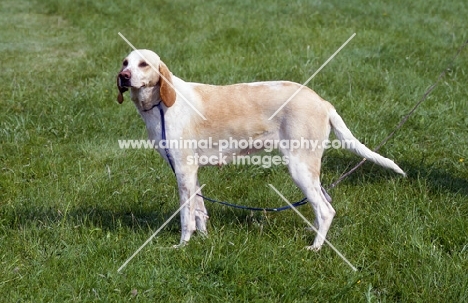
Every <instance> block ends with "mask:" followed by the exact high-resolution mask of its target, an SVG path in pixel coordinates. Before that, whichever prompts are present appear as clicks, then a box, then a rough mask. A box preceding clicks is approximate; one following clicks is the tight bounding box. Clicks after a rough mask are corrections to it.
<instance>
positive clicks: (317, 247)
mask: <svg viewBox="0 0 468 303" xmlns="http://www.w3.org/2000/svg"><path fill="white" fill-rule="evenodd" d="M320 248H322V245H314V244H312V245H309V246H306V247H305V249H307V250H310V251H319V250H320Z"/></svg>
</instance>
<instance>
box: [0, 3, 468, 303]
mask: <svg viewBox="0 0 468 303" xmlns="http://www.w3.org/2000/svg"><path fill="white" fill-rule="evenodd" d="M0 7H1V10H0V24H1V26H2V31H1V32H0V41H1V42H0V49H1V53H2V57H1V59H0V62H1V66H2V73H1V74H0V78H1V82H2V83H3V89H2V91H1V92H0V106H1V108H2V110H1V112H0V245H1V246H0V247H1V251H0V293H1V294H2V298H1V299H0V301H3V302H74V301H75V302H91V301H92V302H118V301H127V300H135V301H142V302H145V301H148V302H155V301H157V302H160V301H168V302H175V301H195V302H204V301H211V302H218V301H223V302H225V301H236V302H239V301H258V302H262V301H268V302H270V301H282V302H283V301H284V302H311V301H312V302H322V301H323V302H330V301H341V302H343V301H349V302H356V301H367V302H408V301H410V302H465V301H467V300H468V291H467V289H468V276H467V268H468V236H467V230H468V220H467V218H468V198H467V196H468V169H467V164H466V162H468V160H467V156H468V155H467V150H468V148H467V147H468V137H467V135H466V129H467V128H468V119H467V115H466V113H467V103H466V98H467V96H468V89H467V86H466V83H467V82H468V75H467V70H466V68H465V67H466V66H467V64H468V60H467V50H466V49H465V51H464V52H463V53H462V54H461V55H460V56H459V57H458V58H457V59H456V61H455V62H454V64H453V65H452V66H451V68H450V70H449V72H448V73H447V75H446V76H445V78H444V79H443V81H442V82H441V83H440V84H439V86H438V87H437V88H436V89H435V91H434V92H433V93H432V94H431V95H430V96H429V98H428V99H427V100H426V101H425V103H424V104H423V105H422V106H421V107H420V108H419V109H418V111H417V112H416V113H415V115H414V116H413V117H412V118H411V119H410V120H409V121H408V123H407V124H406V125H405V126H404V127H403V129H402V130H401V131H399V132H398V133H397V134H396V136H395V137H394V138H393V139H392V140H390V141H389V142H388V143H387V144H386V145H385V146H384V147H383V148H382V149H381V153H382V154H383V155H386V156H388V157H390V158H393V159H395V160H396V162H397V163H398V164H399V165H400V166H401V167H402V168H403V169H404V170H405V171H407V173H408V178H406V179H403V178H399V177H398V176H396V175H395V174H393V173H391V172H388V171H385V170H383V169H381V168H378V167H376V166H373V165H371V164H368V163H367V164H365V165H364V167H362V168H361V169H359V170H358V171H357V172H356V173H354V174H353V175H351V177H350V178H348V179H346V180H345V181H344V182H342V183H341V184H340V185H339V186H338V187H337V188H336V189H334V190H333V191H331V192H330V193H331V194H332V196H333V198H334V206H335V209H336V210H337V216H336V218H335V221H334V223H333V225H332V228H331V230H330V233H329V236H328V239H329V240H330V241H331V242H332V243H333V244H334V245H335V246H336V247H337V248H338V249H339V250H340V251H341V252H342V253H343V254H344V255H345V256H346V257H347V258H348V259H349V260H350V261H351V263H353V264H354V265H355V266H356V267H358V271H357V272H353V271H351V270H350V268H349V267H348V266H347V265H346V264H345V263H344V262H342V260H341V259H340V258H339V257H338V256H337V255H336V254H335V253H334V252H333V251H332V250H331V249H330V248H329V247H324V248H323V249H322V250H321V251H320V252H319V253H312V252H308V251H305V250H304V249H303V247H304V246H306V245H308V244H309V243H310V241H311V240H312V239H313V237H314V235H313V234H312V233H309V232H306V231H305V230H304V227H305V224H304V222H302V220H301V219H300V218H299V217H298V216H297V215H296V214H295V213H293V212H283V213H279V214H262V213H249V212H244V211H238V210H233V209H229V208H225V207H222V206H219V205H212V204H210V205H208V208H209V212H210V216H211V219H210V222H209V232H210V236H209V238H206V239H204V238H201V237H194V238H193V241H192V242H191V243H190V245H189V246H188V247H186V248H184V249H181V250H172V249H168V248H169V247H170V246H171V245H172V244H175V243H177V242H178V238H179V225H178V224H179V223H178V221H177V220H174V221H173V222H171V224H169V226H168V227H167V228H166V229H164V231H163V232H162V233H161V234H160V235H158V237H156V238H155V239H154V240H153V241H152V243H151V244H150V245H148V246H147V247H146V248H145V249H144V250H143V251H142V252H141V253H140V254H139V255H138V256H137V257H136V258H135V259H134V260H132V262H131V263H129V265H128V266H127V267H126V268H125V269H124V270H123V272H122V273H117V269H118V267H119V266H120V265H122V264H123V262H124V261H125V260H126V259H127V258H128V257H129V256H130V255H131V254H132V253H133V252H134V251H135V250H136V249H137V248H138V247H139V246H140V245H141V244H142V243H143V242H144V241H145V240H146V239H147V238H148V237H149V236H150V235H151V234H152V233H153V232H154V231H155V230H156V229H157V228H158V227H159V226H160V225H161V224H162V223H163V222H164V221H165V220H166V219H167V218H168V217H169V216H170V215H171V214H172V213H173V211H174V210H175V209H176V208H177V202H176V201H177V189H176V184H175V179H174V177H173V176H172V173H171V171H170V168H169V167H168V165H167V164H165V163H163V161H162V160H161V158H160V157H159V156H158V155H157V154H156V153H155V152H152V151H150V150H120V149H118V143H117V142H118V140H119V139H129V138H131V139H139V138H142V139H143V138H146V133H145V129H144V124H143V122H142V121H141V119H140V118H139V117H138V115H137V114H136V112H135V109H134V108H133V105H132V104H131V103H130V102H126V103H124V104H123V105H121V106H119V105H117V104H116V102H115V98H116V93H117V91H116V88H115V87H114V85H115V75H116V73H117V71H118V69H119V68H120V61H121V59H122V58H123V57H124V56H125V55H126V54H127V53H128V52H129V51H130V48H129V47H128V46H127V45H126V43H125V42H124V41H122V39H121V38H120V37H119V36H118V35H117V33H118V32H121V33H122V34H123V35H125V36H126V37H127V38H128V39H129V40H130V41H131V42H132V43H133V44H134V45H136V46H137V47H139V48H149V49H153V50H155V51H156V52H157V53H158V54H160V55H161V57H162V59H163V60H164V61H165V62H166V63H167V64H168V66H169V68H170V69H171V70H172V71H173V72H174V73H175V74H176V75H178V76H179V77H181V78H183V79H186V80H189V81H195V82H205V83H214V84H227V83H234V82H247V81H258V80H273V79H274V80H277V79H287V80H292V81H297V82H303V81H305V80H306V79H307V78H308V77H309V76H310V75H311V74H312V73H313V72H314V71H315V70H316V69H317V68H318V67H319V66H320V65H321V64H322V63H323V62H325V61H326V60H327V59H328V57H329V56H330V55H331V54H332V53H333V52H334V51H335V50H336V49H337V48H338V47H339V46H340V45H341V44H342V43H343V42H344V41H345V40H346V39H347V38H348V37H349V36H351V34H352V33H354V32H356V33H357V35H356V37H355V38H354V39H353V40H352V41H351V42H350V44H349V45H348V46H346V47H345V48H344V49H343V50H342V51H341V52H340V53H339V54H338V55H337V57H336V58H335V59H334V60H333V61H331V62H330V63H329V64H328V65H327V66H326V67H325V68H324V69H323V70H322V71H321V72H320V73H319V74H318V75H317V76H316V77H315V78H314V79H313V80H312V81H311V83H310V84H309V87H311V88H313V89H314V90H315V91H317V92H318V93H319V94H320V95H321V96H323V97H324V98H325V99H327V100H329V101H331V102H332V103H333V104H334V105H335V106H336V107H337V109H338V111H339V112H340V113H341V115H342V116H343V118H344V119H345V121H346V122H347V124H348V125H349V126H350V128H351V129H352V131H353V133H354V134H355V135H356V136H357V137H358V138H360V139H361V140H362V141H363V142H364V143H366V144H367V145H368V146H370V147H374V146H376V145H377V144H378V143H379V142H380V141H381V140H382V139H383V138H384V137H385V136H386V135H387V134H388V133H390V132H391V131H392V130H393V129H394V127H395V126H396V124H397V123H398V122H399V121H400V119H401V118H402V117H403V115H405V114H406V113H407V112H408V111H409V109H410V108H411V107H412V105H413V104H414V103H416V102H417V100H419V98H421V96H422V95H423V93H424V92H425V91H426V89H427V88H428V87H429V86H430V85H431V84H432V83H433V82H434V81H435V80H436V78H437V76H438V75H439V73H440V72H441V71H442V70H443V69H444V68H445V67H446V66H447V65H448V64H449V63H450V60H451V58H452V57H453V55H454V54H455V53H456V50H457V49H458V47H459V46H460V45H461V44H462V43H463V42H464V41H466V39H468V37H467V34H466V32H467V31H466V29H467V27H466V16H467V15H468V6H467V4H466V3H465V2H464V1H461V0H460V1H451V2H443V3H442V2H441V1H435V0H431V1H423V0H417V1H413V2H411V3H410V4H408V3H406V2H403V1H393V2H391V3H385V2H383V1H374V2H372V3H369V2H364V1H359V0H351V1H347V2H346V3H344V2H342V1H327V2H320V1H310V2H307V1H293V2H290V3H282V2H275V1H248V0H243V1H179V0H175V1H161V2H159V3H149V2H148V3H138V4H137V3H136V2H135V1H99V2H96V1H85V0H80V1H61V0H45V1H37V2H35V1H26V0H19V1H12V0H6V1H2V3H1V4H0ZM357 161H359V159H358V158H356V157H355V156H353V155H350V154H349V153H347V152H344V151H339V150H330V151H328V152H327V153H326V156H325V157H324V167H323V177H322V180H323V184H330V183H331V182H332V181H334V180H336V178H338V177H339V175H340V174H341V173H342V172H343V171H345V170H346V169H347V168H349V167H350V166H352V165H353V164H354V163H356V162H357ZM200 180H201V183H206V184H207V186H206V190H205V194H206V195H208V196H213V197H216V198H220V199H223V200H230V201H234V202H237V203H241V204H246V205H253V206H269V207H272V206H278V205H282V204H283V203H282V201H281V199H280V198H279V197H278V196H276V194H275V193H274V192H273V191H272V190H271V189H270V188H269V187H268V186H267V184H268V183H272V184H273V185H275V186H276V187H277V188H278V189H279V190H280V191H281V192H282V193H283V194H284V195H285V196H286V197H287V198H288V199H290V200H297V199H299V198H301V197H302V195H301V193H300V192H299V190H298V189H297V188H296V187H295V186H294V184H293V183H292V181H291V180H290V178H289V176H288V174H287V172H286V168H285V167H282V166H280V167H273V168H271V169H263V168H260V167H256V166H250V167H234V166H226V167H223V168H221V169H219V168H205V169H202V170H201V172H200ZM300 210H301V212H303V213H304V214H305V215H306V216H307V217H308V218H311V219H312V218H313V214H312V212H311V210H310V208H309V207H308V206H305V207H302V208H301V209H300Z"/></svg>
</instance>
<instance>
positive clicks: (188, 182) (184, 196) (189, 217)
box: [177, 167, 197, 246]
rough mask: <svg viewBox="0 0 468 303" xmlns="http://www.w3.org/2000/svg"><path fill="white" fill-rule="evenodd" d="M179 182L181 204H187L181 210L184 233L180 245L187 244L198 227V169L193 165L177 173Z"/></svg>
mask: <svg viewBox="0 0 468 303" xmlns="http://www.w3.org/2000/svg"><path fill="white" fill-rule="evenodd" d="M177 183H178V186H179V197H180V205H183V204H185V207H183V208H182V209H181V210H180V223H181V228H182V234H181V237H180V244H179V246H183V245H185V244H187V242H188V241H189V240H190V237H191V236H192V234H193V232H194V231H195V229H196V224H195V210H196V208H195V205H196V200H197V198H196V190H197V169H196V168H193V167H191V168H190V169H186V170H185V171H181V172H178V173H177Z"/></svg>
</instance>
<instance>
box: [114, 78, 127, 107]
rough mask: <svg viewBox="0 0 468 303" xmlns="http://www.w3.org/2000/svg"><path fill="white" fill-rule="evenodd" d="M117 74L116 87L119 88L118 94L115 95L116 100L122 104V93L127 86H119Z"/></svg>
mask: <svg viewBox="0 0 468 303" xmlns="http://www.w3.org/2000/svg"><path fill="white" fill-rule="evenodd" d="M119 74H120V73H119ZM119 74H117V89H118V90H119V94H118V95H117V102H119V104H122V102H124V98H123V93H124V92H126V91H127V90H128V88H126V87H122V86H120V79H119Z"/></svg>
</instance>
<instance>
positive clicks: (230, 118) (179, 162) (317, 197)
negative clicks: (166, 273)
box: [117, 50, 405, 250]
mask: <svg viewBox="0 0 468 303" xmlns="http://www.w3.org/2000/svg"><path fill="white" fill-rule="evenodd" d="M117 86H118V89H119V95H118V102H119V103H122V102H123V95H122V94H123V92H125V91H127V90H128V89H129V90H130V96H131V99H132V100H133V102H134V103H135V106H136V108H137V110H138V112H139V113H140V115H141V117H142V118H143V120H144V122H145V124H146V129H147V131H148V136H149V139H150V140H155V141H154V142H160V141H161V138H162V128H163V126H162V123H161V118H162V117H161V114H160V109H159V108H161V109H162V110H163V112H164V118H165V129H166V132H167V140H168V141H170V140H180V139H181V138H183V139H190V140H199V141H200V140H207V139H210V140H212V142H220V141H221V140H227V139H235V140H249V139H250V140H255V141H256V142H258V141H261V142H266V141H267V140H270V141H271V140H289V141H292V140H299V141H300V140H313V141H314V142H326V141H327V140H328V136H329V134H330V130H331V129H333V131H334V132H335V134H336V136H337V137H338V139H339V140H341V141H342V142H344V141H346V142H348V143H349V142H351V143H352V144H346V145H347V146H346V148H347V149H349V150H351V151H352V152H354V153H356V154H357V155H359V156H361V157H364V158H366V159H368V160H370V161H372V162H375V163H377V164H379V165H381V166H384V167H387V168H391V169H393V170H394V171H395V172H397V173H399V174H402V175H404V174H405V173H404V172H403V171H402V170H401V169H400V168H399V167H398V166H397V165H396V164H395V163H394V162H393V161H391V160H389V159H387V158H384V157H382V156H380V155H379V154H377V153H375V152H373V151H371V150H370V149H368V148H367V147H366V146H364V145H363V144H362V143H360V142H359V141H358V140H357V139H356V138H355V137H354V136H353V135H352V133H351V131H350V130H349V129H348V128H347V127H346V125H345V123H344V122H343V120H342V118H341V117H340V116H339V115H338V113H337V112H336V110H335V109H334V107H333V106H332V105H331V104H330V103H328V102H327V101H325V100H323V99H322V98H321V97H320V96H318V95H317V94H316V93H315V92H314V91H313V90H311V89H309V88H307V87H301V85H300V84H297V83H293V82H287V81H271V82H256V83H241V84H234V85H227V86H215V85H207V84H201V83H191V82H185V81H183V80H181V79H179V78H177V77H176V76H174V75H173V74H172V73H171V72H170V71H169V70H168V68H167V66H166V65H165V64H164V63H163V62H162V61H161V60H160V58H159V56H158V55H157V54H155V53H154V52H152V51H150V50H138V51H133V52H131V53H130V54H129V55H128V56H127V57H126V58H125V59H124V61H123V66H122V69H121V71H120V72H119V74H118V76H117ZM293 95H294V97H293V98H292V99H291V100H290V102H288V103H287V104H286V105H285V106H284V107H283V108H281V110H280V111H278V112H277V110H278V109H280V107H281V106H283V105H284V104H285V102H286V101H287V100H288V99H290V98H291V96H293ZM275 112H277V113H276V114H275ZM273 114H275V115H274V116H273ZM296 142H297V141H296ZM310 142H312V141H310ZM156 149H157V150H158V152H159V153H160V154H161V156H162V157H163V158H164V159H165V160H166V161H168V162H169V163H170V164H171V166H173V167H174V170H175V174H176V177H177V184H178V188H179V196H180V203H185V202H186V201H187V200H188V199H189V197H191V196H192V195H193V194H194V193H195V192H196V191H197V190H198V189H199V184H198V180H197V171H198V168H199V166H200V165H199V163H196V162H194V161H188V159H190V158H191V157H192V158H191V159H193V157H194V156H195V155H198V156H199V157H201V156H207V157H212V158H210V159H215V158H213V156H215V157H218V156H222V157H220V158H219V160H220V161H219V164H223V163H224V161H225V160H226V159H227V160H229V159H232V158H233V157H235V155H245V154H249V153H250V152H253V151H256V150H257V149H254V150H252V149H251V148H246V149H242V148H240V147H239V146H230V147H229V148H226V149H224V150H222V151H220V149H219V147H218V146H214V145H213V146H211V147H203V148H202V147H199V146H195V147H191V148H177V149H170V151H169V153H170V157H171V158H172V160H169V157H168V153H167V152H166V151H165V149H164V148H162V147H161V146H160V145H157V147H156ZM279 150H280V152H281V153H282V155H283V157H287V159H288V161H287V165H288V168H289V172H290V174H291V177H292V178H293V180H294V182H295V183H296V184H297V186H298V187H299V188H300V189H301V190H302V192H303V193H304V194H305V196H306V197H307V200H308V201H309V202H310V204H311V205H312V208H313V209H314V212H315V226H316V228H317V230H318V234H317V236H316V238H315V240H314V242H313V244H312V245H311V246H309V247H308V248H309V249H313V250H319V249H320V248H321V246H322V245H323V243H324V238H325V236H326V234H327V232H328V229H329V228H330V225H331V223H332V220H333V217H334V215H335V210H334V209H333V207H332V205H331V204H330V202H329V201H328V200H327V197H326V193H324V192H322V190H321V185H320V165H321V158H322V154H323V148H298V149H293V148H291V147H290V146H289V147H282V146H281V145H280V146H279ZM221 158H222V161H221ZM210 164H213V163H210ZM207 218H208V215H207V211H206V208H205V206H204V203H203V199H202V198H201V197H199V196H196V197H194V198H193V199H192V200H191V201H190V202H189V203H188V204H187V206H186V207H184V208H183V209H182V210H181V224H182V234H181V239H180V245H184V244H185V243H187V242H188V241H189V240H190V237H191V235H192V234H193V232H194V231H195V230H198V231H201V232H203V233H206V220H207Z"/></svg>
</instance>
